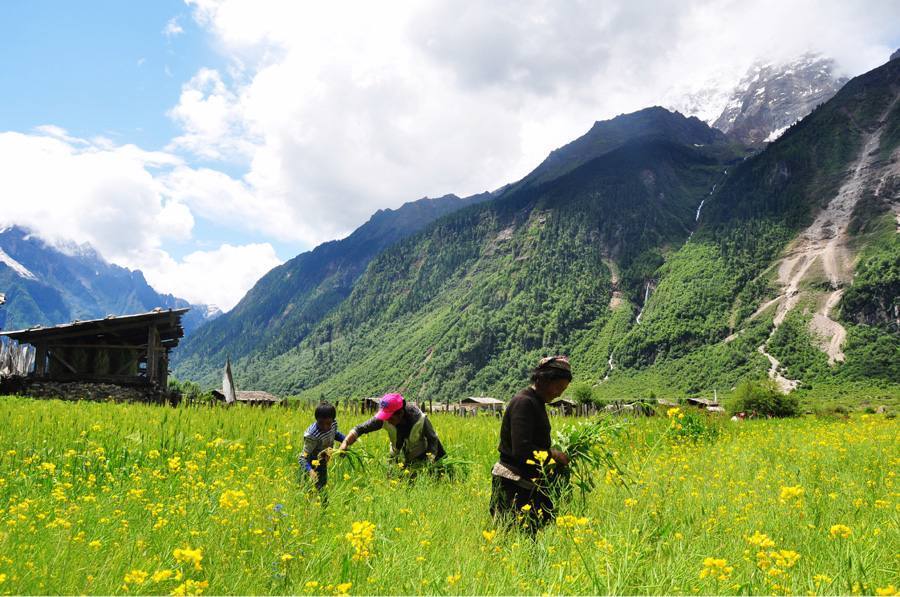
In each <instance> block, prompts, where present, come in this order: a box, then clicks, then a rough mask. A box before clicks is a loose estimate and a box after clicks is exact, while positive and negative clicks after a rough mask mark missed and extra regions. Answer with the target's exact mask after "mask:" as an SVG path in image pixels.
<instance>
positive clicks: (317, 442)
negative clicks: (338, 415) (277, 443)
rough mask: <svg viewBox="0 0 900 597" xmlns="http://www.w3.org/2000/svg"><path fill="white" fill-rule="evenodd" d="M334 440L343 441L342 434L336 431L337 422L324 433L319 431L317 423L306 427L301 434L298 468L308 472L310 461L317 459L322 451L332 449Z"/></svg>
mask: <svg viewBox="0 0 900 597" xmlns="http://www.w3.org/2000/svg"><path fill="white" fill-rule="evenodd" d="M335 440H337V441H339V442H342V441H344V434H343V433H341V432H340V431H338V424H337V420H335V421H334V422H333V423H332V424H331V429H326V430H325V431H322V430H321V429H319V424H318V423H313V424H312V425H310V426H309V427H307V428H306V431H304V432H303V452H302V453H301V454H300V466H302V467H303V468H304V469H306V470H308V471H309V470H312V468H313V466H312V461H313V460H316V459H318V458H319V453H321V452H322V450H327V449H328V448H333V447H334V442H335ZM317 468H318V467H317Z"/></svg>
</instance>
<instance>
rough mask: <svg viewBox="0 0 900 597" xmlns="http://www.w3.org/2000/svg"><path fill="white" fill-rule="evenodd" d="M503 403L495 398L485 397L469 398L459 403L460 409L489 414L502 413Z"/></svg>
mask: <svg viewBox="0 0 900 597" xmlns="http://www.w3.org/2000/svg"><path fill="white" fill-rule="evenodd" d="M505 404H506V403H505V402H503V401H502V400H497V399H496V398H488V397H485V396H470V397H468V398H463V399H462V400H460V401H459V406H460V408H463V409H466V410H471V411H476V410H487V411H490V412H502V411H503V407H504V406H505Z"/></svg>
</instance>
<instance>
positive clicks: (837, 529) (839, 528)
mask: <svg viewBox="0 0 900 597" xmlns="http://www.w3.org/2000/svg"><path fill="white" fill-rule="evenodd" d="M828 533H829V534H830V535H831V538H832V539H836V538H838V537H840V538H841V539H847V538H848V537H850V535H851V534H852V533H853V531H852V530H851V529H850V527H848V526H846V525H843V524H835V525H832V526H831V529H830V530H829V531H828Z"/></svg>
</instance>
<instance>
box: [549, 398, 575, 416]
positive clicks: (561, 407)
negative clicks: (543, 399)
mask: <svg viewBox="0 0 900 597" xmlns="http://www.w3.org/2000/svg"><path fill="white" fill-rule="evenodd" d="M550 407H551V408H554V409H556V410H558V411H559V412H561V413H562V414H564V415H575V414H577V413H578V403H577V402H575V401H574V400H571V399H569V398H557V399H556V400H554V401H553V402H551V403H550Z"/></svg>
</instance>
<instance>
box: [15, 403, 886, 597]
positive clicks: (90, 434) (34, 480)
mask: <svg viewBox="0 0 900 597" xmlns="http://www.w3.org/2000/svg"><path fill="white" fill-rule="evenodd" d="M361 418H362V417H360V416H341V415H340V413H339V423H340V425H341V428H342V430H344V431H346V430H348V429H349V427H350V425H351V424H353V423H356V422H357V421H358V420H360V419H361ZM0 420H2V421H3V428H2V431H0V593H4V594H18V593H24V594H34V593H45V594H47V593H49V594H56V593H65V594H81V593H86V594H147V593H150V594H186V593H201V592H202V593H205V594H231V593H251V594H253V593H255V594H291V593H299V594H341V593H349V594H372V593H375V594H379V593H391V594H397V593H400V594H419V593H421V594H440V595H443V594H543V593H549V594H597V593H615V594H696V593H699V594H772V593H778V594H782V593H792V594H823V595H832V594H851V593H852V594H888V593H890V594H893V593H896V591H897V586H898V585H900V582H898V578H900V533H898V514H900V500H898V489H897V477H896V475H897V471H898V470H900V466H898V465H900V433H898V432H900V426H898V423H897V421H896V419H888V418H886V417H885V416H883V415H867V414H854V415H853V416H852V417H850V418H849V419H836V418H835V419H825V418H815V417H804V418H798V419H789V420H768V421H766V420H760V421H749V422H742V423H732V422H730V421H728V420H715V421H712V420H711V421H706V420H701V421H700V422H701V423H702V425H703V428H702V429H701V431H702V432H703V433H702V437H699V439H697V440H696V441H694V440H693V439H692V437H691V436H687V437H680V436H679V434H678V433H677V430H673V427H672V426H673V424H674V425H678V424H679V419H678V418H677V417H675V418H667V417H666V416H665V414H664V413H663V415H662V416H659V417H655V418H652V419H643V420H633V421H631V422H630V423H629V424H628V425H627V427H626V428H625V430H624V431H623V432H622V433H621V434H620V435H618V436H617V437H615V438H613V439H612V442H613V447H614V450H615V453H616V458H617V459H618V460H619V462H620V463H621V464H622V465H623V467H624V469H625V471H626V474H625V478H626V480H627V484H626V485H623V484H621V483H618V482H617V475H614V474H608V473H606V472H605V471H600V472H599V473H598V477H599V480H600V483H599V485H598V488H597V490H596V491H595V492H594V493H592V494H589V495H588V497H587V500H586V501H585V502H582V501H581V500H580V499H578V498H576V499H573V500H572V501H570V502H569V503H566V504H562V505H561V506H560V508H559V515H560V517H559V519H558V522H557V524H555V525H552V526H550V527H548V528H546V529H545V530H544V531H542V532H541V533H540V534H539V535H538V537H537V539H536V540H535V541H532V540H531V539H529V538H528V537H527V536H525V535H522V534H520V533H518V532H516V531H506V532H505V531H503V530H499V531H498V530H497V529H495V527H494V524H493V522H492V521H491V519H490V517H489V516H488V513H487V505H488V498H489V493H490V479H489V470H490V466H491V464H492V463H493V462H494V459H495V456H496V444H497V439H498V431H499V422H498V421H497V419H494V418H489V417H478V418H467V419H463V418H459V417H454V416H450V415H443V416H439V415H435V416H434V417H433V421H434V424H435V427H436V429H437V431H438V433H439V434H440V435H441V438H442V440H443V442H444V444H445V446H446V447H447V449H448V451H449V452H450V453H451V454H453V455H454V456H455V457H459V458H462V459H466V460H468V461H471V462H472V464H471V466H470V467H469V474H468V476H466V477H465V478H464V479H458V480H455V481H448V480H434V479H430V478H419V479H417V480H416V481H413V482H410V481H408V480H407V479H405V478H404V475H403V474H402V472H400V471H397V470H389V469H388V466H387V464H386V462H385V459H384V455H385V454H386V436H385V434H378V435H377V436H367V437H365V438H364V439H363V440H362V442H361V443H359V444H357V446H355V447H354V449H356V448H357V447H359V448H360V449H361V450H362V451H363V453H365V454H367V455H368V456H369V457H370V458H369V460H368V463H367V465H366V468H365V470H360V469H354V468H352V467H351V466H350V464H349V462H348V461H346V460H342V461H339V462H336V463H335V464H334V465H333V466H332V467H331V469H330V477H331V482H330V485H329V488H330V494H329V502H328V505H327V507H323V506H322V505H321V504H320V503H319V500H318V499H316V498H315V496H314V495H311V494H310V493H308V492H307V491H306V489H305V486H301V485H300V484H299V483H298V471H297V466H296V464H295V463H296V460H297V455H298V451H299V448H300V446H301V445H302V433H303V430H304V429H305V428H306V426H307V425H309V423H310V422H311V420H312V418H311V413H310V412H308V411H303V410H293V409H283V408H281V409H269V410H260V409H252V408H232V409H224V408H206V407H202V408H197V407H194V408H192V407H179V408H168V407H158V406H145V405H135V404H97V403H63V402H58V401H34V400H28V399H22V398H13V397H6V398H0ZM572 423H573V420H572V419H554V420H553V425H554V428H555V429H560V428H562V427H564V426H566V425H569V424H572ZM710 430H711V431H710ZM355 523H356V524H355Z"/></svg>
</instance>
